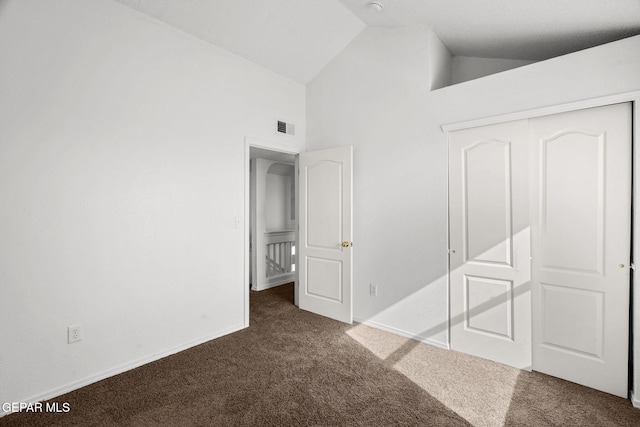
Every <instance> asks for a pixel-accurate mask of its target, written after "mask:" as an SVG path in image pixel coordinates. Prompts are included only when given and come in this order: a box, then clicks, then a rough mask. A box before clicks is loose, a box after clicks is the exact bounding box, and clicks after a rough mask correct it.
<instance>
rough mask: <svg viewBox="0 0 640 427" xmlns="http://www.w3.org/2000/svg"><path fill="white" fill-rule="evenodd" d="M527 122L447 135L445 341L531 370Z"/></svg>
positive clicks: (461, 348) (470, 352)
mask: <svg viewBox="0 0 640 427" xmlns="http://www.w3.org/2000/svg"><path fill="white" fill-rule="evenodd" d="M528 202H529V196H528V143H527V122H526V120H525V121H518V122H510V123H505V124H500V125H492V126H484V127H481V128H474V129H466V130H461V131H456V132H452V133H450V134H449V203H450V209H449V215H450V217H449V222H450V235H449V239H450V276H449V277H450V290H451V292H450V296H451V317H450V332H451V347H452V348H453V349H455V350H458V351H462V352H465V353H469V354H474V355H476V356H480V357H484V358H486V359H491V360H495V361H498V362H501V363H504V364H507V365H511V366H515V367H518V368H523V369H530V368H531V300H530V259H529V246H530V242H529V218H528V216H529V205H528Z"/></svg>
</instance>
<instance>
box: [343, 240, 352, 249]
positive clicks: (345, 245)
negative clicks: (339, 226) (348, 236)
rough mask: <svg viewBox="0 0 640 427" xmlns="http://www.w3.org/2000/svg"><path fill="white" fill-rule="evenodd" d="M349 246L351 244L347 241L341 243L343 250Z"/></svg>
mask: <svg viewBox="0 0 640 427" xmlns="http://www.w3.org/2000/svg"><path fill="white" fill-rule="evenodd" d="M350 246H353V243H352V242H347V241H344V242H342V247H343V248H348V247H350Z"/></svg>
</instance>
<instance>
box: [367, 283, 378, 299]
mask: <svg viewBox="0 0 640 427" xmlns="http://www.w3.org/2000/svg"><path fill="white" fill-rule="evenodd" d="M369 295H371V296H372V297H377V296H378V286H377V285H374V284H370V285H369Z"/></svg>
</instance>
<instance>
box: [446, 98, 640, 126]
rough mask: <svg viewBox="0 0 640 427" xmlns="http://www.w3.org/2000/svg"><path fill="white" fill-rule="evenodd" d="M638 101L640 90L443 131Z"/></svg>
mask: <svg viewBox="0 0 640 427" xmlns="http://www.w3.org/2000/svg"><path fill="white" fill-rule="evenodd" d="M638 99H640V90H637V91H633V92H623V93H619V94H617V95H609V96H603V97H600V98H592V99H585V100H582V101H576V102H570V103H567V104H558V105H552V106H549V107H543V108H536V109H533V110H525V111H519V112H516V113H509V114H502V115H499V116H491V117H483V118H480V119H475V120H468V121H464V122H457V123H450V124H445V125H442V126H441V129H442V131H443V132H445V133H447V132H451V131H454V130H460V129H467V128H474V127H478V126H486V125H493V124H496V123H503V122H511V121H514V120H522V119H532V118H534V117H540V116H548V115H551V114H558V113H565V112H567V111H575V110H583V109H585V108H594V107H602V106H605V105H611V104H618V103H621V102H632V101H637V100H638Z"/></svg>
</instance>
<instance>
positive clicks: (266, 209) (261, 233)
mask: <svg viewBox="0 0 640 427" xmlns="http://www.w3.org/2000/svg"><path fill="white" fill-rule="evenodd" d="M245 160H246V163H245V230H246V232H245V322H246V325H247V326H248V325H249V297H250V292H259V291H262V290H265V289H269V288H273V287H276V286H281V285H284V284H287V283H291V282H293V283H294V295H295V297H294V300H295V301H294V303H295V304H296V305H298V304H297V271H296V243H297V233H298V232H297V214H298V213H297V204H296V197H297V152H293V151H288V150H286V149H280V148H273V147H269V146H267V145H266V144H264V143H262V142H261V141H254V140H249V139H247V143H246V158H245Z"/></svg>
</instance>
